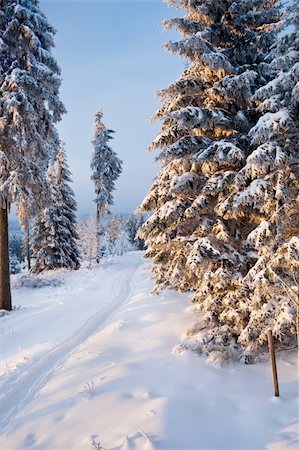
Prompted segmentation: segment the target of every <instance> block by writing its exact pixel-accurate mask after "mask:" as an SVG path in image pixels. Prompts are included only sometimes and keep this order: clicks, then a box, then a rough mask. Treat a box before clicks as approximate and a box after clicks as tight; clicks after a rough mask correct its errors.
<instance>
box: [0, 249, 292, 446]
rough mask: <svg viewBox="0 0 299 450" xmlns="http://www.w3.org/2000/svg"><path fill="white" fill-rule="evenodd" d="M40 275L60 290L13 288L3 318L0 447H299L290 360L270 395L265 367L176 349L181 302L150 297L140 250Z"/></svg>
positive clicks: (170, 295)
mask: <svg viewBox="0 0 299 450" xmlns="http://www.w3.org/2000/svg"><path fill="white" fill-rule="evenodd" d="M46 279H47V280H53V284H55V283H54V282H55V280H56V281H57V280H58V282H59V281H63V283H62V284H61V285H59V283H56V284H58V285H57V286H56V287H55V286H54V287H50V286H49V287H42V288H34V289H33V288H30V287H27V288H24V287H22V288H20V287H16V288H15V289H14V292H13V294H14V303H15V304H16V305H20V308H18V309H16V310H15V311H14V312H12V313H10V314H8V315H5V316H3V317H0V351H1V361H0V376H1V378H0V389H1V391H0V392H1V393H0V449H2V450H19V449H20V450H21V449H32V450H91V449H96V448H100V445H97V444H99V443H100V444H101V445H102V446H103V448H105V449H110V450H112V449H113V450H130V449H131V450H133V449H138V450H146V449H168V450H170V449H180V450H188V449H242V448H248V449H252V450H254V449H263V448H267V449H271V450H277V449H295V448H298V445H299V441H298V416H299V411H298V408H299V393H298V384H297V383H298V371H297V367H296V353H292V354H280V355H278V370H279V379H280V391H281V397H280V398H275V397H273V388H272V379H271V369H270V366H269V363H268V362H264V363H261V364H257V365H254V366H242V365H240V364H233V365H231V366H229V367H227V368H219V367H215V366H210V365H208V364H207V363H206V361H205V359H204V358H200V357H198V356H196V355H193V354H188V353H183V354H180V355H178V354H177V353H175V352H173V351H172V350H173V348H174V347H175V345H176V344H177V342H178V340H179V337H180V333H181V332H182V331H183V330H185V329H186V328H188V327H189V326H191V324H192V322H193V317H192V313H191V311H190V308H187V300H188V297H187V296H185V295H182V294H178V293H176V292H173V291H166V292H164V293H162V294H160V295H158V296H153V295H151V289H152V281H151V278H150V272H149V265H148V263H147V262H146V263H145V262H144V261H143V260H142V254H141V253H138V252H136V253H130V254H127V255H125V256H123V257H121V258H119V259H118V260H115V261H111V262H110V263H106V264H104V265H102V266H101V267H100V268H98V269H94V270H90V271H88V270H80V271H78V272H75V273H72V274H70V273H66V272H55V273H54V274H51V275H48V276H47V277H46ZM92 442H93V444H92Z"/></svg>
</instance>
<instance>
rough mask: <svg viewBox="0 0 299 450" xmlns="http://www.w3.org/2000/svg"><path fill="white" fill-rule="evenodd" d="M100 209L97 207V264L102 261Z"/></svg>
mask: <svg viewBox="0 0 299 450" xmlns="http://www.w3.org/2000/svg"><path fill="white" fill-rule="evenodd" d="M100 218H101V215H100V211H99V208H97V257H96V261H97V264H99V262H100Z"/></svg>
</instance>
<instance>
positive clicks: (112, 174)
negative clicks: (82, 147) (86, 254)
mask: <svg viewBox="0 0 299 450" xmlns="http://www.w3.org/2000/svg"><path fill="white" fill-rule="evenodd" d="M102 118H103V113H102V111H98V112H97V113H96V115H95V131H94V139H93V141H92V143H93V147H94V151H93V155H92V160H91V170H92V176H91V179H92V181H93V182H94V185H95V193H96V198H95V203H96V208H97V215H96V217H97V228H98V232H97V262H99V259H100V245H101V244H100V221H101V218H102V217H103V216H104V215H106V214H108V213H109V208H110V206H111V205H113V194H112V192H113V190H114V189H115V181H116V180H117V179H118V177H119V175H120V174H121V172H122V161H121V160H120V159H119V158H118V156H117V154H116V153H115V152H114V150H112V148H111V147H110V140H111V139H113V137H112V134H113V133H114V131H112V130H109V129H107V128H106V127H105V125H104V124H103V122H102Z"/></svg>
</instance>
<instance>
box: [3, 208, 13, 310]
mask: <svg viewBox="0 0 299 450" xmlns="http://www.w3.org/2000/svg"><path fill="white" fill-rule="evenodd" d="M11 308H12V306H11V291H10V274H9V243H8V209H7V208H5V209H4V208H0V309H6V310H7V311H11Z"/></svg>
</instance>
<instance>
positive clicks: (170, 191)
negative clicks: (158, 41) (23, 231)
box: [140, 0, 281, 352]
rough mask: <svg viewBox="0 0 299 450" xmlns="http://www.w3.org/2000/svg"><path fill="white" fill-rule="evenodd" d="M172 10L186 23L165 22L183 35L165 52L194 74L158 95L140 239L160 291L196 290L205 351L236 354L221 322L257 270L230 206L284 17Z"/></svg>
mask: <svg viewBox="0 0 299 450" xmlns="http://www.w3.org/2000/svg"><path fill="white" fill-rule="evenodd" d="M167 3H168V4H169V5H171V6H172V5H176V6H177V7H178V8H182V9H183V10H185V16H184V17H181V18H177V19H172V20H167V21H165V23H164V25H165V28H166V29H170V28H176V29H177V30H178V31H179V32H180V33H181V34H182V35H183V39H182V40H180V41H178V42H170V43H169V44H167V45H166V49H167V50H168V51H170V52H171V53H174V54H178V55H179V56H181V57H182V58H184V59H186V60H187V61H188V62H189V67H188V68H187V69H186V70H185V71H184V72H183V74H182V75H181V76H180V77H179V79H178V80H177V81H175V82H174V83H172V84H171V85H170V86H168V87H167V88H165V89H163V90H162V91H160V92H159V97H160V99H161V100H162V102H163V103H162V106H161V108H160V109H159V110H158V111H157V113H156V114H155V116H154V119H159V120H161V121H162V130H161V133H160V134H159V135H158V136H157V138H156V139H155V140H154V141H153V143H152V144H151V145H150V147H149V149H150V150H154V149H158V148H159V149H161V152H160V154H159V157H158V158H157V159H158V160H159V161H160V163H161V164H162V170H161V171H160V173H159V175H158V176H157V178H156V180H155V183H154V185H153V186H152V188H151V190H150V192H149V194H148V195H147V197H146V198H145V200H144V201H143V203H142V205H141V211H153V214H152V215H151V216H150V218H149V219H148V220H147V222H146V223H145V225H144V226H143V227H142V228H141V232H140V237H142V238H144V239H145V241H146V244H147V246H148V251H147V252H146V254H147V256H149V257H152V258H153V260H154V277H155V280H156V282H157V285H158V286H160V287H166V286H173V287H175V288H177V289H180V290H194V291H195V292H196V294H195V297H194V301H196V302H198V303H199V305H200V306H199V308H200V310H201V313H202V317H203V324H202V327H204V328H205V330H206V331H205V337H204V339H205V340H206V342H209V346H208V351H209V352H212V351H213V350H214V349H219V348H222V350H223V349H226V348H229V352H233V351H234V347H237V343H236V339H237V337H238V334H237V332H235V330H233V329H232V328H230V325H229V323H223V325H222V323H221V321H220V315H221V312H222V305H223V304H224V303H225V302H234V301H236V300H235V292H238V291H239V290H240V288H241V285H242V283H241V282H242V279H243V277H244V276H245V275H246V273H247V271H248V267H249V266H250V264H251V255H250V254H248V252H247V250H246V248H245V245H243V244H244V243H245V242H246V237H247V235H248V234H249V232H250V231H252V225H251V223H250V220H247V218H246V217H243V218H242V220H240V219H238V220H236V219H234V218H229V217H227V216H226V204H227V200H228V198H229V197H230V195H231V192H232V190H233V187H234V178H235V177H236V175H237V174H238V173H239V171H240V170H241V169H242V168H243V166H244V165H245V163H246V158H247V156H248V154H249V153H250V151H251V150H250V139H249V137H248V132H249V130H250V129H251V128H252V127H253V126H254V125H255V124H256V122H257V120H258V118H259V114H260V113H259V112H258V111H257V110H256V109H255V108H254V107H253V106H252V103H251V98H252V95H253V94H254V92H255V91H256V89H257V88H258V87H260V86H261V85H263V84H265V82H266V81H267V80H266V79H265V77H264V73H262V68H263V64H264V59H265V56H266V55H267V53H268V50H269V47H270V45H271V44H272V43H273V40H274V37H275V36H276V33H277V31H278V29H279V23H280V19H281V12H280V8H279V6H278V2H277V1H275V0H274V1H269V2H264V1H262V0H254V1H252V0H248V1H245V0H244V1H242V2H236V1H233V0H231V1H229V0H228V1H226V2H215V1H213V2H212V1H209V0H193V1H185V0H168V1H167ZM240 320H242V318H240ZM213 329H217V332H215V333H213V332H211V333H210V331H209V330H213ZM200 347H201V345H198V349H199V350H200ZM205 350H206V348H205Z"/></svg>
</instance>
